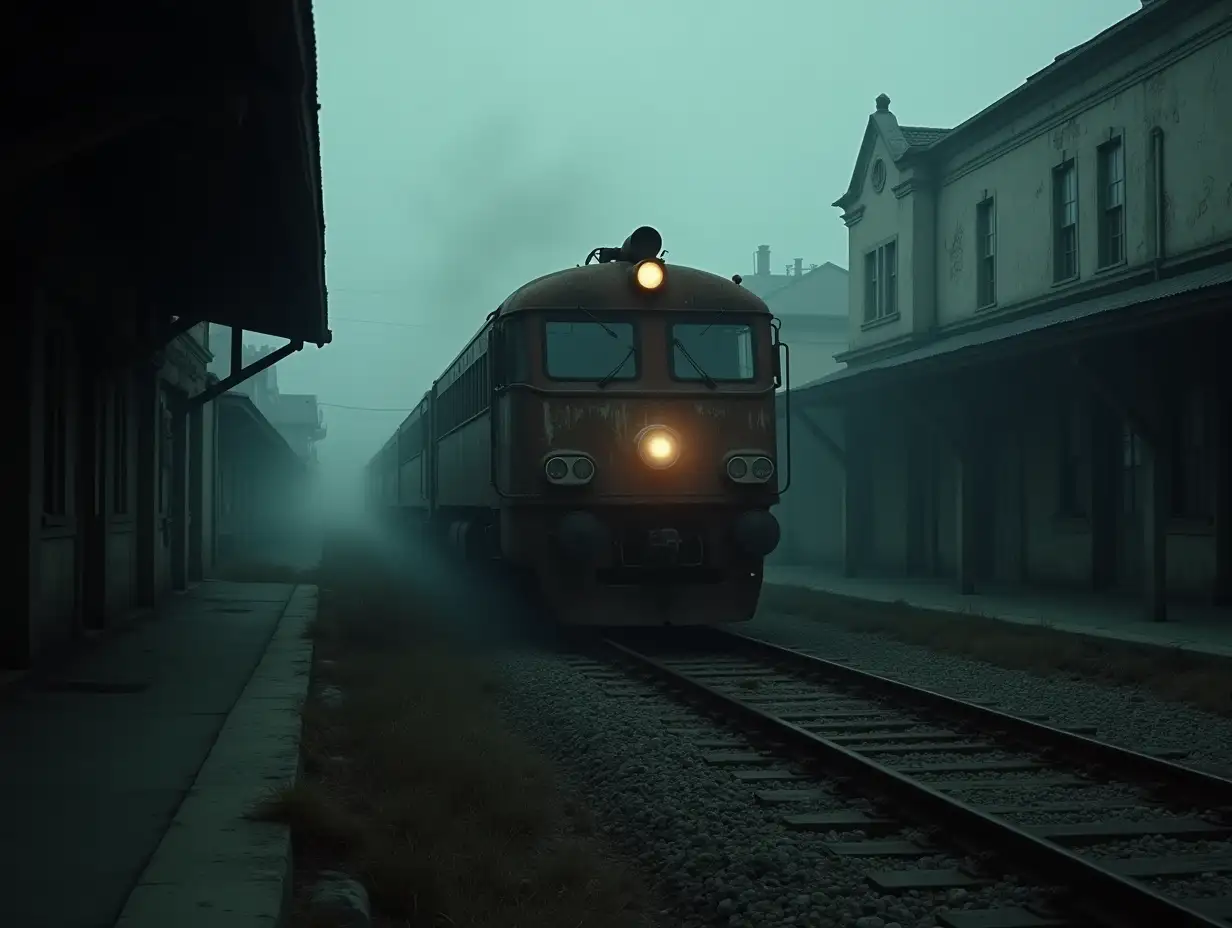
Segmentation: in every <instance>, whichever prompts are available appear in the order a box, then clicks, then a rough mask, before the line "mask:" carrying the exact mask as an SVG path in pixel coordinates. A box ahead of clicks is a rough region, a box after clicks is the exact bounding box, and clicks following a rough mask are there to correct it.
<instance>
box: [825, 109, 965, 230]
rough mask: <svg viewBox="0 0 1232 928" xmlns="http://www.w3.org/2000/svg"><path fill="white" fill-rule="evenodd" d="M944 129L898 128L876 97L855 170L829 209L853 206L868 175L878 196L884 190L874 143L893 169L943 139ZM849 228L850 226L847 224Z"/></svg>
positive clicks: (883, 171)
mask: <svg viewBox="0 0 1232 928" xmlns="http://www.w3.org/2000/svg"><path fill="white" fill-rule="evenodd" d="M947 132H948V130H946V129H928V128H924V127H919V126H902V127H900V126H899V124H898V120H897V119H896V118H895V116H894V114H893V113H892V112H890V98H889V97H887V96H886V95H885V94H884V93H883V94H881V95H879V96H878V97H877V109H876V110H875V111H874V112H873V114H872V115H871V116H869V117H868V125H867V126H865V128H864V138H863V140H862V141H861V142H860V153H859V154H858V155H857V156H856V166H855V169H854V170H853V171H852V172H851V181H850V183H848V185H847V192H846V193H844V194H843V195H842V196H841V197H839V198H838V199H837V200H835V201H834V203H833V204H832V205H834V206H836V207H838V208H839V209H842V210H848V208H849V207H850V206H851V205H852V204H854V203H856V202H857V201H858V200H859V199H860V196H861V195H862V194H863V192H864V182H865V179H866V178H869V175H870V172H872V174H873V176H872V177H871V180H872V183H873V188H874V189H875V190H877V192H878V193H880V192H881V190H883V189H884V188H885V184H886V172H887V169H886V166H885V164H884V162H881V159H875V158H874V155H875V154H876V152H877V142H878V141H880V142H882V144H883V145H884V146H885V149H886V151H887V152H889V155H890V160H891V161H892V162H893V163H894V165H895V166H896V167H897V166H899V165H902V164H904V163H905V162H906V161H907V160H908V159H909V158H910V157H911V156H912V155H914V154H916V153H918V152H919V151H922V150H923V149H925V148H928V147H929V146H930V145H933V144H934V143H935V142H938V141H940V140H941V139H942V138H944V137H945V135H946V133H947ZM849 224H850V223H849Z"/></svg>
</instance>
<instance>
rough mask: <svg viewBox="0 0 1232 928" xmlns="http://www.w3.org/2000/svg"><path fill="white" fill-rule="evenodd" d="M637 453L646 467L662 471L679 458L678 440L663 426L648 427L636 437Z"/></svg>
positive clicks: (674, 434)
mask: <svg viewBox="0 0 1232 928" xmlns="http://www.w3.org/2000/svg"><path fill="white" fill-rule="evenodd" d="M637 453H638V454H639V455H640V456H641V458H642V462H643V463H644V464H645V465H646V466H647V467H652V468H654V469H655V470H664V469H665V468H668V467H671V466H672V465H673V464H675V463H676V461H677V460H679V458H680V439H679V437H678V436H677V435H676V433H675V432H673V431H672V430H671V429H669V428H668V427H667V426H665V425H648V426H646V428H644V429H642V430H641V431H640V432H639V433H638V435H637Z"/></svg>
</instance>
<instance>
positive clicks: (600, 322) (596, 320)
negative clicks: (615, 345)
mask: <svg viewBox="0 0 1232 928" xmlns="http://www.w3.org/2000/svg"><path fill="white" fill-rule="evenodd" d="M578 309H580V310H581V311H582V312H584V313H585V314H586V315H587V316H589V317H590V321H591V322H593V323H594V324H595V325H597V326H598V327H599V328H601V329H602V330H603V331H604V332H606V333H607V334H608V335H610V336H612V338H614V339H616V340H617V341H619V340H620V336H619V335H617V334H616V333H615V332H613V331H612V330H611V328H610V327H609V326H608V325H607V323H606V322H604V321H603V320H602V319H600V318H599V317H598V316H596V315H595V314H594V313H592V312H591V311H590V310H589V309H587V308H586V307H585V306H579V307H578Z"/></svg>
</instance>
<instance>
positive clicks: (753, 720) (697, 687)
mask: <svg viewBox="0 0 1232 928" xmlns="http://www.w3.org/2000/svg"><path fill="white" fill-rule="evenodd" d="M723 634H729V633H726V632H724V633H723ZM741 637H743V636H734V637H733V639H732V640H733V641H734V640H736V639H737V638H741ZM602 640H603V643H604V645H605V646H606V647H607V648H609V649H611V650H612V651H614V652H615V653H616V654H618V655H619V656H621V657H622V658H623V659H625V660H626V661H628V662H630V663H633V664H635V665H637V666H639V667H641V668H644V669H647V670H650V671H652V672H653V673H654V674H655V675H656V676H658V677H659V678H660V679H662V680H664V681H665V682H667V683H671V684H675V685H677V686H681V685H683V687H684V688H685V689H687V690H689V691H690V692H691V693H693V694H694V695H695V696H697V697H700V698H701V699H703V700H704V701H705V702H707V703H709V704H711V705H712V706H714V707H716V708H718V709H720V710H721V711H723V712H724V713H725V714H728V715H731V716H735V717H737V718H738V719H739V720H740V721H742V722H744V723H745V724H748V725H750V726H752V727H754V728H756V729H759V730H761V731H763V732H765V733H766V734H768V735H773V736H774V737H775V738H777V739H778V740H779V741H781V742H783V743H784V744H786V745H789V746H791V747H793V748H795V749H796V750H798V751H800V752H801V753H803V754H805V755H807V756H808V757H809V758H810V759H812V760H815V761H817V762H818V763H819V764H820V765H821V766H822V767H826V768H830V769H834V770H837V771H839V772H840V773H842V774H844V775H846V776H849V777H851V778H852V780H853V781H854V782H856V783H867V784H871V785H872V786H873V787H874V790H875V791H876V792H879V793H881V794H884V795H888V796H889V797H890V798H891V799H893V800H894V801H896V802H898V803H901V804H902V806H903V807H904V808H905V809H907V810H908V812H907V815H906V816H905V817H907V818H914V817H916V816H917V815H918V816H919V817H921V818H923V819H925V820H927V821H928V822H929V823H930V824H932V825H935V826H938V827H941V828H944V829H945V830H946V831H947V832H956V833H957V834H958V836H959V837H958V840H959V843H961V844H965V845H967V846H968V847H970V848H971V849H973V850H975V849H979V850H983V851H989V850H993V851H996V852H997V853H999V854H1001V855H1004V856H1007V857H1010V858H1011V859H1013V860H1014V861H1015V862H1016V863H1018V864H1021V865H1022V866H1023V867H1024V868H1025V869H1026V870H1027V871H1029V872H1031V873H1032V874H1035V875H1038V876H1039V877H1042V878H1044V880H1046V881H1049V882H1053V883H1055V884H1057V885H1059V886H1062V887H1065V888H1067V889H1069V890H1071V891H1073V892H1074V894H1075V896H1076V900H1075V902H1076V907H1077V908H1079V909H1080V910H1081V911H1082V914H1084V915H1085V916H1086V917H1088V918H1090V919H1092V920H1093V921H1096V922H1099V923H1103V924H1108V925H1116V926H1118V928H1125V926H1132V928H1163V926H1167V928H1228V926H1227V924H1226V923H1225V922H1223V921H1221V920H1219V919H1213V918H1209V917H1207V916H1206V915H1204V914H1202V913H1201V912H1197V911H1194V910H1193V909H1191V908H1189V907H1187V906H1185V905H1182V904H1181V903H1179V902H1177V901H1175V900H1172V899H1168V898H1167V897H1165V896H1162V895H1160V894H1159V893H1156V892H1154V891H1153V890H1151V889H1150V888H1149V887H1147V886H1146V885H1145V884H1142V883H1139V882H1136V881H1133V880H1129V879H1126V878H1124V877H1121V876H1120V875H1118V874H1116V873H1112V872H1109V871H1108V870H1105V869H1103V868H1101V867H1099V866H1098V865H1096V864H1095V863H1093V862H1092V861H1090V860H1088V859H1085V858H1083V857H1080V856H1078V855H1077V854H1074V853H1073V852H1071V851H1069V850H1067V849H1066V848H1064V847H1062V846H1061V845H1059V844H1056V843H1054V842H1052V841H1048V840H1045V839H1043V838H1038V837H1036V836H1035V835H1032V834H1030V833H1029V832H1027V831H1024V830H1022V829H1021V828H1018V827H1016V826H1015V825H1013V824H1011V823H1010V822H1008V821H1006V820H1004V819H1002V818H998V817H996V816H993V815H989V814H987V813H985V812H981V811H980V810H979V809H977V808H975V807H974V806H971V805H968V804H967V803H965V802H962V801H961V800H959V799H955V798H952V797H950V796H947V795H945V794H944V793H940V792H938V791H937V790H934V789H932V788H930V787H928V786H926V785H925V784H923V783H921V782H919V781H918V780H915V779H912V778H910V777H907V776H904V775H903V774H900V773H898V772H896V771H895V770H892V769H891V768H889V767H886V766H885V765H883V764H880V763H877V762H876V761H874V760H870V759H869V758H867V757H865V756H863V755H861V754H858V753H856V752H855V751H852V750H849V749H848V748H845V747H843V746H842V745H839V744H836V743H835V742H833V741H830V740H828V739H826V738H823V737H821V736H820V735H817V734H814V733H813V732H811V731H808V730H807V729H805V728H802V727H800V726H799V725H795V724H793V723H791V722H788V721H786V720H784V719H781V718H778V717H777V716H775V715H773V714H771V713H767V712H764V711H762V710H761V709H758V708H757V707H755V706H752V705H750V704H749V703H746V702H744V701H743V700H740V699H738V698H736V697H735V696H730V695H728V694H726V693H722V692H719V691H718V690H716V689H714V688H713V687H711V686H709V685H707V684H706V683H703V682H702V681H701V680H698V679H697V678H695V677H693V676H691V675H689V674H687V673H684V672H681V671H678V670H675V669H673V668H671V667H669V666H667V665H666V664H664V663H662V662H661V661H659V660H656V659H655V658H653V657H651V656H649V655H647V654H642V653H641V652H640V651H637V650H635V649H633V648H631V647H629V646H627V645H624V644H622V643H620V642H618V641H615V640H613V639H611V638H605V639H602ZM749 640H752V639H749ZM804 656H806V657H807V655H804ZM1110 915H1111V916H1112V918H1109V916H1110Z"/></svg>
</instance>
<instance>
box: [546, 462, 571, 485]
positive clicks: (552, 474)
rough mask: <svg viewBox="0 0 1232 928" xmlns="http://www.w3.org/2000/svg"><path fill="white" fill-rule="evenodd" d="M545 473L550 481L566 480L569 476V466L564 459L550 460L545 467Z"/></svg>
mask: <svg viewBox="0 0 1232 928" xmlns="http://www.w3.org/2000/svg"><path fill="white" fill-rule="evenodd" d="M543 472H544V473H545V474H547V475H548V479H549V480H564V479H565V478H566V477H568V476H569V464H568V463H567V462H566V461H565V459H564V458H548V460H547V463H545V464H544V465H543Z"/></svg>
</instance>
